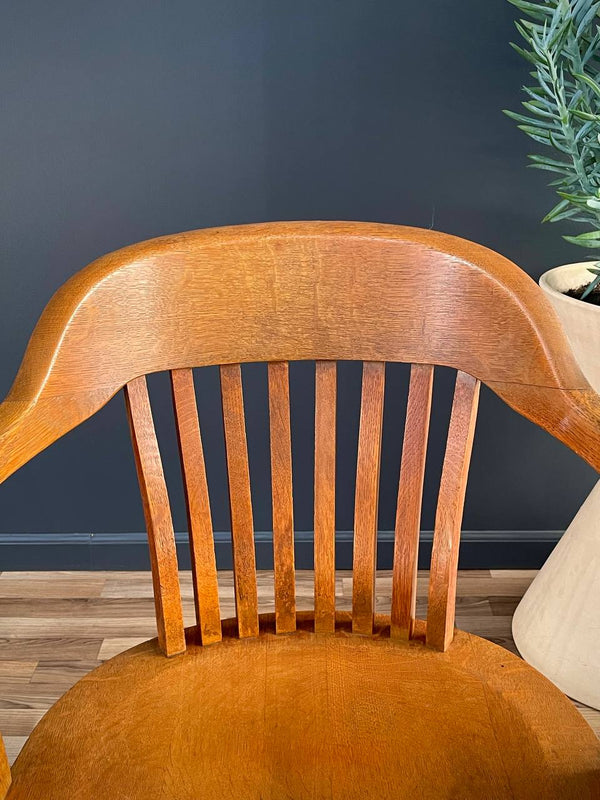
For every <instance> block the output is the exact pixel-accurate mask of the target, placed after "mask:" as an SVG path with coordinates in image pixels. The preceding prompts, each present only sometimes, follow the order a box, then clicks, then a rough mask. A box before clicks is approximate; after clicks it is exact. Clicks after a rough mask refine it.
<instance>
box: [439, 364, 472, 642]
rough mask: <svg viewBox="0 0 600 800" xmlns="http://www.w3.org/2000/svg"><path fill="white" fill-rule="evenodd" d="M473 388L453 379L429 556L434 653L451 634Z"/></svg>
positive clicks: (462, 378) (463, 377)
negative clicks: (454, 381) (450, 406)
mask: <svg viewBox="0 0 600 800" xmlns="http://www.w3.org/2000/svg"><path fill="white" fill-rule="evenodd" d="M479 387H480V383H479V381H478V380H477V379H476V378H473V377H472V376H471V375H467V374H466V373H464V372H459V373H458V374H457V376H456V387H455V389H454V400H453V403H452V413H451V415H450V425H449V428H448V440H447V442H446V454H445V456H444V465H443V467H442V477H441V480H440V491H439V495H438V504H437V510H436V516H435V528H434V534H433V546H432V550H431V577H430V579H429V605H428V608H427V644H428V645H429V646H430V647H434V648H436V649H437V650H446V649H447V648H448V646H449V645H450V642H451V641H452V637H453V632H454V613H455V601H456V574H457V569H458V551H459V546H460V527H461V523H462V515H463V508H464V503H465V493H466V490H467V477H468V473H469V464H470V461H471V450H472V447H473V436H474V434H475V422H476V420H477V407H478V403H479Z"/></svg>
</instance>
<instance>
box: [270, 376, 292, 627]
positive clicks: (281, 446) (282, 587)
mask: <svg viewBox="0 0 600 800" xmlns="http://www.w3.org/2000/svg"><path fill="white" fill-rule="evenodd" d="M268 371H269V420H270V435H271V483H272V494H273V566H274V573H275V580H274V582H275V626H276V631H277V633H290V632H291V631H295V630H296V583H295V570H294V509H293V502H292V434H291V424H290V388H289V369H288V364H287V362H285V361H282V362H272V363H270V364H269V366H268Z"/></svg>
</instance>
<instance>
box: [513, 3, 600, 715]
mask: <svg viewBox="0 0 600 800" xmlns="http://www.w3.org/2000/svg"><path fill="white" fill-rule="evenodd" d="M509 2H511V3H512V4H513V5H514V6H516V7H517V8H518V9H519V10H520V11H521V12H522V13H523V15H524V16H525V18H524V19H521V20H519V21H518V22H517V23H516V26H517V30H518V31H519V33H520V34H521V37H522V39H523V40H524V42H525V46H524V47H523V46H520V45H516V44H513V45H512V46H513V47H514V49H515V50H516V51H517V52H518V53H520V54H521V55H522V56H523V57H524V58H525V59H526V60H527V61H528V62H529V65H530V67H531V72H530V74H531V77H532V78H533V80H532V81H530V82H529V83H530V84H531V85H528V86H524V87H523V91H524V92H525V94H526V96H527V97H526V99H525V101H524V102H523V106H524V109H525V113H516V112H514V111H506V112H505V113H506V114H508V116H510V117H512V119H514V120H515V121H516V122H517V123H518V126H519V128H520V129H521V130H522V131H523V132H524V133H526V134H527V135H528V136H530V137H531V138H532V139H533V140H534V142H536V143H537V144H538V145H540V152H539V153H536V154H534V155H530V156H529V159H530V161H531V164H530V166H532V167H534V168H535V169H541V170H544V171H546V172H548V173H549V174H550V175H551V178H552V180H551V183H550V186H551V187H552V188H553V190H554V191H555V193H556V196H557V197H556V203H555V205H554V206H553V208H552V209H551V210H550V211H549V212H548V213H547V214H546V216H545V217H544V220H543V222H553V223H557V222H564V223H574V224H575V225H584V226H585V230H584V231H582V232H577V231H576V229H575V230H574V231H573V232H572V233H570V234H568V235H565V237H564V238H565V239H567V241H569V242H571V243H572V244H574V245H578V246H580V247H583V248H585V250H587V251H588V254H589V256H590V258H592V259H594V256H595V259H594V260H590V261H584V262H578V263H574V264H567V265H565V266H560V267H555V268H554V269H551V270H549V271H548V272H546V273H544V274H543V275H542V276H541V278H540V286H541V287H542V289H543V290H544V291H545V292H546V294H547V295H548V297H549V298H550V301H551V302H552V304H553V306H554V308H555V309H556V311H557V313H558V316H559V318H560V320H561V322H562V325H563V328H564V330H565V333H566V335H567V338H568V339H569V342H570V344H571V347H572V349H573V352H574V354H575V357H576V358H577V360H578V362H579V364H580V366H581V369H582V371H583V373H584V375H585V376H586V378H587V379H588V381H589V382H590V383H591V384H592V386H593V387H594V388H595V389H596V391H597V392H600V307H599V306H600V28H599V23H600V19H599V14H600V0H529V1H527V0H509ZM513 636H514V639H515V642H516V644H517V647H518V648H519V651H520V652H521V655H523V657H524V658H525V659H526V660H527V661H529V663H531V664H532V665H533V666H535V667H537V668H538V669H539V670H540V671H541V672H543V673H544V674H545V675H546V676H547V677H548V678H550V679H551V680H552V681H554V683H556V684H557V685H558V686H559V687H560V688H561V689H563V691H565V692H566V694H568V695H570V696H571V697H574V698H575V699H577V700H580V701H582V702H584V703H586V704H588V705H591V706H594V707H596V708H600V680H598V676H600V482H598V483H597V484H596V487H595V488H594V490H593V491H592V493H591V494H590V496H589V497H588V498H587V500H586V501H585V503H584V504H583V506H582V507H581V509H580V510H579V513H578V514H577V516H576V517H575V519H574V520H573V522H572V523H571V525H570V526H569V528H568V530H567V532H566V533H565V534H564V535H563V536H562V538H561V540H560V542H559V543H558V545H557V546H556V547H555V549H554V551H553V552H552V554H551V555H550V557H549V559H548V560H547V562H546V563H545V564H544V566H543V568H542V569H541V571H540V572H539V574H538V575H537V577H536V578H535V580H534V581H533V583H532V584H531V586H530V588H529V590H528V591H527V593H526V594H525V596H524V598H523V600H522V601H521V603H520V604H519V606H518V608H517V610H516V612H515V615H514V618H513Z"/></svg>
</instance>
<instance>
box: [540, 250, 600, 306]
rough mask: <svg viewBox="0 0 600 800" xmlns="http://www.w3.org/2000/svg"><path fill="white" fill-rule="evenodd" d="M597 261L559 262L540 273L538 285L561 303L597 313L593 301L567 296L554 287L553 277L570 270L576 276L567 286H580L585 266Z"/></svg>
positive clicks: (583, 279)
mask: <svg viewBox="0 0 600 800" xmlns="http://www.w3.org/2000/svg"><path fill="white" fill-rule="evenodd" d="M597 263H598V260H594V261H576V262H574V263H572V264H561V265H560V266H558V267H553V268H552V269H549V270H547V271H546V272H544V273H543V274H542V275H540V278H539V285H540V286H541V288H542V289H543V290H544V291H545V292H546V293H547V294H549V295H551V296H552V297H553V298H554V299H556V300H559V301H560V302H561V303H568V304H572V305H573V308H575V307H577V308H578V309H579V310H580V311H583V312H584V313H586V312H587V313H590V312H592V313H595V314H597V313H598V312H599V311H600V306H596V305H594V304H593V303H585V302H583V301H581V300H577V298H575V297H569V296H568V295H566V294H563V292H562V291H560V289H557V288H556V281H555V278H556V277H558V275H561V276H564V275H565V273H567V274H568V273H569V272H572V273H573V274H574V275H576V276H577V278H576V279H574V280H573V285H572V287H569V288H573V289H575V288H576V287H577V286H581V283H582V282H584V281H585V278H586V276H585V274H584V273H585V270H586V269H587V267H588V266H590V265H592V264H597ZM589 274H590V273H588V275H589ZM565 288H567V287H565Z"/></svg>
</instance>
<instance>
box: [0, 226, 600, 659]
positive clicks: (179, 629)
mask: <svg viewBox="0 0 600 800" xmlns="http://www.w3.org/2000/svg"><path fill="white" fill-rule="evenodd" d="M346 359H351V360H359V361H363V362H364V366H363V379H362V402H361V412H360V426H359V439H358V459H357V474H356V495H355V530H354V569H353V598H352V609H353V610H352V626H353V630H354V631H355V632H356V633H359V634H369V633H371V632H372V630H373V624H374V622H373V621H374V578H375V566H376V544H377V505H378V491H379V463H380V451H381V435H382V414H383V397H384V381H385V362H388V361H402V362H408V363H411V364H412V368H411V378H410V388H409V397H408V407H407V416H406V424H405V431H404V446H403V450H402V463H401V469H400V483H399V490H398V502H397V519H396V537H395V553H394V572H393V595H392V612H391V624H390V632H391V635H392V636H397V637H410V636H412V635H413V632H414V627H415V595H416V568H417V548H418V538H419V527H420V513H421V495H422V489H423V477H424V468H425V454H426V448H427V436H428V429H429V417H430V409H431V396H432V384H433V374H434V365H444V366H448V367H452V368H454V369H456V370H457V371H458V372H457V379H456V388H455V393H454V401H453V407H452V413H451V419H450V426H449V432H448V440H447V446H446V455H445V460H444V465H443V470H442V477H441V482H440V490H439V499H438V506H437V513H436V520H435V531H434V541H433V552H432V562H431V577H430V586H429V603H428V613H427V628H426V640H427V643H428V644H429V645H430V646H432V647H434V648H437V649H445V648H446V647H447V646H448V644H449V643H450V641H451V639H452V633H453V626H454V597H455V589H456V573H457V563H458V547H459V539H460V526H461V518H462V511H463V504H464V497H465V487H466V481H467V472H468V467H469V460H470V455H471V446H472V441H473V433H474V427H475V418H476V414H477V403H478V395H479V386H480V381H483V382H484V383H486V384H487V385H488V386H490V387H491V388H492V389H493V390H494V391H495V392H496V393H497V394H498V395H499V396H500V397H502V398H503V399H504V400H505V401H506V402H507V403H508V404H509V405H510V406H512V408H514V409H516V410H517V411H518V412H520V413H521V414H523V415H524V416H526V417H528V418H529V419H531V420H533V421H534V422H535V423H537V424H538V425H540V426H542V427H543V428H545V429H546V430H548V431H549V432H550V433H552V434H553V435H554V436H556V437H557V438H558V439H560V440H562V441H563V442H564V443H566V444H567V445H568V446H569V447H571V448H572V449H573V450H574V451H575V452H577V453H579V454H580V455H581V456H582V457H583V458H585V459H586V460H587V461H588V462H589V463H590V464H591V465H592V466H594V467H595V468H596V469H598V468H599V467H600V399H599V397H598V396H597V395H596V394H595V392H594V391H593V390H592V389H591V387H590V386H589V385H588V383H587V382H586V380H585V379H584V377H583V375H582V374H581V372H580V370H579V369H578V367H577V365H576V363H575V361H574V359H573V356H572V354H571V352H570V350H569V348H568V345H567V343H566V340H565V338H564V335H563V333H562V331H561V328H560V324H559V323H558V320H557V317H556V315H555V313H554V311H553V310H552V308H551V306H550V304H549V302H547V301H546V299H545V297H544V295H543V293H542V291H541V290H540V289H539V288H538V287H537V286H536V285H535V283H534V282H533V281H532V280H531V279H530V278H529V277H528V276H527V275H525V274H524V273H523V272H522V271H521V270H519V269H518V267H516V266H515V265H514V264H512V263H511V262H510V261H507V260H506V259H505V258H503V257H502V256H500V255H497V254H496V253H494V252H492V251H490V250H487V249H486V248H484V247H481V246H479V245H475V244H472V243H470V242H466V241H464V240H461V239H457V238H455V237H452V236H447V235H445V234H441V233H436V232H433V231H427V230H420V229H415V228H404V227H399V226H392V225H378V224H367V223H354V222H297V223H271V224H264V225H249V226H240V227H232V228H217V229H211V230H202V231H195V232H191V233H183V234H178V235H175V236H167V237H163V238H160V239H155V240H152V241H148V242H144V243H142V244H139V245H135V246H132V247H127V248H125V249H123V250H120V251H117V252H115V253H112V254H110V255H108V256H105V257H103V258H101V259H99V260H98V261H96V262H94V263H93V264H91V265H90V266H88V267H86V268H85V269H84V270H82V271H81V272H79V273H78V274H77V275H75V276H74V277H73V278H72V279H71V280H69V281H68V282H67V283H66V284H65V285H64V286H63V287H62V288H61V289H60V290H59V291H58V292H57V293H56V294H55V296H54V297H53V298H52V300H51V301H50V303H49V305H48V306H47V308H46V310H45V311H44V313H43V315H42V317H41V319H40V321H39V323H38V325H37V326H36V329H35V331H34V333H33V335H32V338H31V341H30V343H29V346H28V348H27V352H26V354H25V357H24V360H23V364H22V366H21V369H20V371H19V373H18V375H17V378H16V380H15V383H14V385H13V387H12V389H11V391H10V393H9V395H8V397H7V398H6V400H5V401H4V403H2V405H0V481H1V480H4V479H5V478H6V477H7V476H8V475H10V474H11V473H12V472H14V471H15V470H16V469H18V468H19V467H20V466H21V465H22V464H24V463H25V462H26V461H28V460H29V459H30V458H32V457H33V456H34V455H35V454H36V453H38V452H39V451H40V450H42V449H43V448H44V447H46V446H48V445H49V444H50V443H52V442H53V441H55V440H56V439H58V438H59V437H60V436H61V435H63V434H64V433H66V432H67V431H69V430H70V429H72V428H74V427H75V426H76V425H78V424H79V423H81V422H82V421H83V420H85V419H87V418H88V417H90V416H91V415H92V414H94V413H95V412H96V411H97V410H98V409H99V408H101V407H102V406H103V405H104V404H105V403H106V402H107V401H108V400H109V399H110V398H111V397H112V396H113V395H114V394H115V393H116V392H117V391H119V390H120V389H121V388H122V387H125V396H126V401H127V409H128V415H129V421H130V426H131V433H132V439H133V444H134V452H135V460H136V465H137V471H138V476H139V482H140V487H141V493H142V499H143V504H144V511H145V517H146V523H147V529H148V536H149V544H150V554H151V561H152V573H153V579H154V592H155V601H156V611H157V620H158V630H159V641H160V644H161V647H162V648H163V650H164V652H165V653H167V654H168V655H172V654H175V653H178V652H182V651H183V650H184V649H185V638H184V630H183V619H182V606H181V598H180V591H179V578H178V567H177V557H176V551H175V541H174V534H173V523H172V519H171V512H170V508H169V499H168V495H167V489H166V485H165V480H164V476H163V470H162V465H161V459H160V453H159V449H158V444H157V440H156V434H155V430H154V424H153V419H152V413H151V407H150V400H149V396H148V390H147V386H146V379H145V375H146V374H148V373H152V372H156V371H160V370H170V372H171V380H172V390H173V401H174V409H175V417H176V424H177V431H178V437H179V444H180V452H181V462H182V466H183V473H184V484H185V491H186V501H187V509H188V519H189V534H190V541H191V553H192V565H193V577H194V589H195V600H196V611H197V618H198V624H199V627H200V632H201V637H202V642H203V643H210V642H215V641H218V640H219V639H220V638H221V623H220V613H219V600H218V592H217V574H216V565H215V553H214V543H213V532H212V523H211V515H210V505H209V497H208V488H207V481H206V473H205V465H204V457H203V451H202V441H201V436H200V428H199V422H198V414H197V409H196V398H195V394H194V385H193V379H192V371H191V370H192V368H193V367H197V366H203V365H219V366H220V376H221V394H222V405H223V420H224V430H225V444H226V454H227V470H228V478H229V494H230V506H231V527H232V543H233V560H234V584H235V597H236V610H237V623H238V633H239V636H241V637H244V636H255V635H257V633H258V628H259V618H258V610H257V609H258V603H257V588H256V567H255V552H254V539H253V537H254V531H253V518H252V504H251V494H250V477H249V468H248V452H247V443H246V429H245V419H244V403H243V393H242V382H241V370H240V364H241V363H243V362H256V361H263V362H268V388H269V409H270V436H271V439H270V441H271V463H272V502H273V545H274V566H275V609H276V630H277V631H278V632H289V631H293V630H294V629H295V626H296V612H295V587H294V522H293V511H292V459H291V441H290V439H291V437H290V403H289V381H288V362H289V361H293V360H314V361H315V362H316V367H315V369H316V398H315V486H314V537H315V541H314V548H315V623H314V624H315V630H316V631H317V632H319V633H327V632H331V631H333V629H334V624H335V580H334V566H335V454H336V362H337V361H340V360H346Z"/></svg>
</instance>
